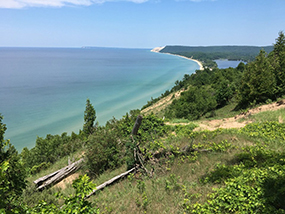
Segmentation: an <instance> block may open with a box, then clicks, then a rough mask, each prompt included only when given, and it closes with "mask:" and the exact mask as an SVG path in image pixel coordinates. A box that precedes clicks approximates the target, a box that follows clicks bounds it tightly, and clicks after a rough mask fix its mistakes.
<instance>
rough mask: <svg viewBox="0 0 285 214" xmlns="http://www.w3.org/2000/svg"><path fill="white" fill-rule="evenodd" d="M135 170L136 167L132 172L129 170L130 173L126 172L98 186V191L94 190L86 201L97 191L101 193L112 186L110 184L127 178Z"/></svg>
mask: <svg viewBox="0 0 285 214" xmlns="http://www.w3.org/2000/svg"><path fill="white" fill-rule="evenodd" d="M135 170H136V168H135V167H134V168H132V169H130V170H128V171H126V172H124V173H122V174H120V175H117V176H116V177H113V178H112V179H110V180H108V181H106V182H105V183H103V184H101V185H99V186H97V187H96V189H94V190H93V191H92V192H91V193H90V194H89V195H87V196H86V197H85V199H86V198H89V197H90V196H91V195H93V194H95V192H97V191H99V190H101V189H104V188H105V187H106V186H108V185H110V184H112V183H114V182H116V181H117V180H119V179H120V178H123V177H125V176H126V175H128V174H130V173H132V172H134V171H135Z"/></svg>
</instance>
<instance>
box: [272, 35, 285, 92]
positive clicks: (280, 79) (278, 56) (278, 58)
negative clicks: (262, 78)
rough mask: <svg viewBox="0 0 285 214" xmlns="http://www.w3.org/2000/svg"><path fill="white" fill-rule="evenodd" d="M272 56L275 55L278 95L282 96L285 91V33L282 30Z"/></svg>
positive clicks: (273, 61) (274, 64) (274, 65)
mask: <svg viewBox="0 0 285 214" xmlns="http://www.w3.org/2000/svg"><path fill="white" fill-rule="evenodd" d="M271 56H272V57H273V60H272V64H273V67H274V74H275V77H276V89H277V95H278V96H282V95H283V94H284V93H285V35H284V33H283V32H282V31H280V32H279V37H278V38H277V39H276V43H275V44H274V49H273V51H272V55H271Z"/></svg>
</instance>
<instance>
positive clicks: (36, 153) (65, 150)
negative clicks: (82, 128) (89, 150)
mask: <svg viewBox="0 0 285 214" xmlns="http://www.w3.org/2000/svg"><path fill="white" fill-rule="evenodd" d="M79 148H82V140H81V139H80V136H79V135H76V134H75V133H73V134H72V135H71V136H68V135H67V133H66V132H64V133H62V134H61V135H50V134H48V135H47V136H46V138H41V137H37V140H36V145H35V147H34V148H32V149H31V150H29V149H28V148H24V149H23V150H22V152H21V158H22V161H23V164H24V165H25V166H26V167H28V168H29V169H31V170H32V173H37V172H39V171H40V170H41V169H45V168H47V167H48V166H49V165H50V164H52V163H54V162H56V161H57V160H59V159H60V158H62V157H65V156H67V155H70V154H71V153H73V152H75V151H76V150H78V149H79ZM44 163H45V164H44Z"/></svg>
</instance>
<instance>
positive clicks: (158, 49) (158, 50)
mask: <svg viewBox="0 0 285 214" xmlns="http://www.w3.org/2000/svg"><path fill="white" fill-rule="evenodd" d="M165 47H166V46H163V47H156V48H153V49H152V50H151V52H154V53H162V52H160V51H161V50H162V49H164V48H165ZM162 54H169V55H173V56H179V57H182V58H184V59H188V60H192V61H194V62H196V63H197V64H198V65H199V67H200V70H204V67H203V64H202V62H200V61H199V60H197V59H192V58H190V57H186V56H182V55H179V54H172V53H162Z"/></svg>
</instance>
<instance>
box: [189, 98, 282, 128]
mask: <svg viewBox="0 0 285 214" xmlns="http://www.w3.org/2000/svg"><path fill="white" fill-rule="evenodd" d="M281 108H285V100H281V101H278V102H275V103H271V104H267V105H262V106H259V107H256V108H253V109H250V110H248V111H246V112H243V113H241V114H239V115H236V116H235V117H230V118H224V119H221V120H209V121H201V122H200V123H199V127H197V128H195V129H194V131H201V130H209V131H213V130H215V129H218V128H224V129H229V128H242V127H244V126H245V125H246V124H248V123H252V122H253V121H252V120H250V119H248V120H247V121H243V122H239V120H240V119H242V118H248V117H249V116H250V115H254V114H258V113H260V112H264V111H276V110H278V109H281ZM279 122H283V119H282V118H281V117H280V118H279Z"/></svg>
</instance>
